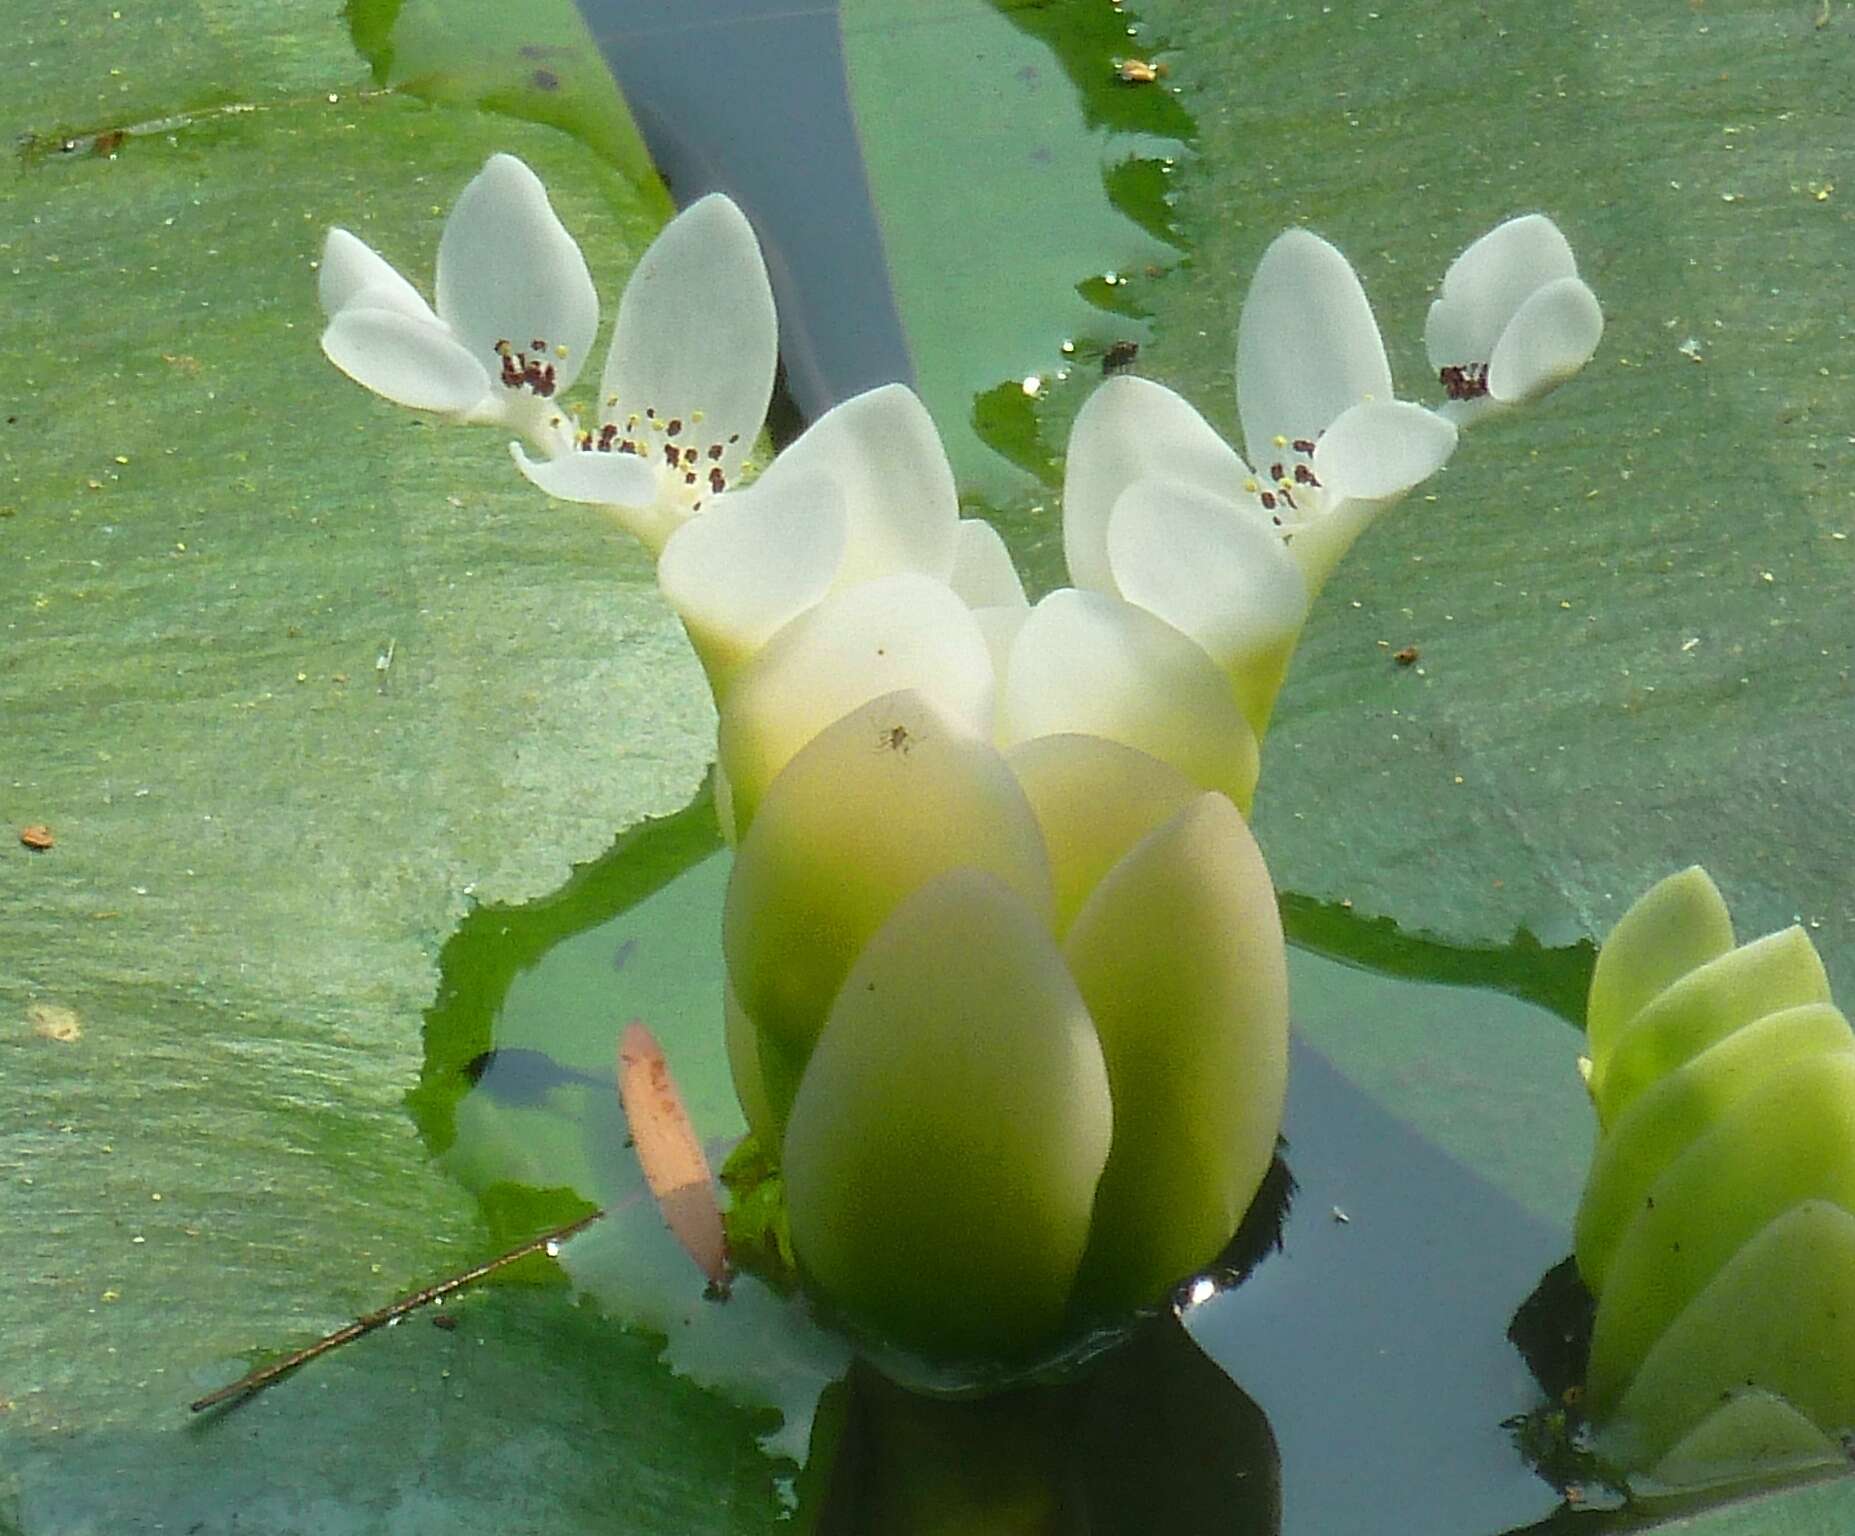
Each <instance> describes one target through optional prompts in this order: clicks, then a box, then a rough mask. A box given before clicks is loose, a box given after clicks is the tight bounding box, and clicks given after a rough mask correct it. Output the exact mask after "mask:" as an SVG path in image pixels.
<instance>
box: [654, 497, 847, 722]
mask: <svg viewBox="0 0 1855 1536" xmlns="http://www.w3.org/2000/svg"><path fill="white" fill-rule="evenodd" d="M843 556H844V507H843V498H842V496H841V495H840V493H839V492H838V489H837V487H836V486H834V485H833V484H831V482H830V481H829V480H814V481H811V482H809V483H807V482H806V481H803V480H799V479H796V478H794V479H788V480H785V481H782V482H781V484H780V485H778V486H773V487H768V486H767V485H766V482H765V481H761V482H759V483H758V484H755V485H751V486H749V487H748V488H747V489H746V490H744V491H731V492H729V493H728V494H727V495H725V496H721V497H718V498H717V499H716V500H715V501H714V503H712V505H711V506H710V508H709V510H708V511H706V512H704V513H702V515H700V516H699V517H693V518H691V519H690V520H689V521H688V522H686V523H684V524H683V526H682V527H681V528H679V529H677V531H676V532H675V533H674V534H673V535H671V538H670V542H669V543H668V544H666V545H665V546H664V549H663V555H662V556H661V558H660V559H659V560H658V562H657V585H658V586H659V587H661V588H662V589H663V595H664V596H665V597H666V598H667V599H668V600H669V603H670V606H671V607H672V608H674V609H675V610H676V612H677V616H678V617H679V618H681V619H682V621H683V627H684V628H685V629H686V630H688V631H689V638H690V641H691V643H692V644H693V645H694V646H695V648H696V654H697V655H698V656H700V657H701V658H702V665H703V668H704V669H705V670H706V671H707V673H708V677H709V687H710V688H711V689H713V690H714V694H715V697H716V698H717V699H720V698H722V697H723V696H724V695H725V694H726V693H727V690H728V686H729V684H730V682H731V681H732V679H733V677H734V674H735V672H736V671H737V670H738V669H739V668H740V667H741V665H742V664H743V663H744V662H746V661H747V660H748V658H749V657H751V656H753V655H754V654H755V653H756V652H758V651H759V650H760V648H761V647H762V646H764V645H765V644H766V643H767V641H768V640H770V639H771V638H772V637H773V635H774V634H775V633H777V632H778V631H779V630H780V629H781V628H782V627H784V626H785V625H786V624H787V623H789V622H790V621H791V620H792V619H794V618H796V617H798V615H799V614H801V613H803V612H804V611H805V610H806V609H808V608H810V607H811V606H812V605H813V604H815V603H817V602H818V601H819V600H820V599H822V598H823V597H824V595H825V594H826V593H827V592H829V591H830V590H831V583H832V582H833V580H835V578H836V576H837V568H838V564H839V562H840V561H842V559H843Z"/></svg>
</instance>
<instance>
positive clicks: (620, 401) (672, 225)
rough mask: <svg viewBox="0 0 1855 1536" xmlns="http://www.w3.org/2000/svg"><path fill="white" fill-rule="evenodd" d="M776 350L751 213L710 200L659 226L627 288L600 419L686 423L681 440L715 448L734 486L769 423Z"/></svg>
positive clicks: (774, 323)
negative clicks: (649, 415) (651, 416)
mask: <svg viewBox="0 0 1855 1536" xmlns="http://www.w3.org/2000/svg"><path fill="white" fill-rule="evenodd" d="M778 351H779V340H778V322H777V320H776V319H775V316H774V311H773V287H772V284H771V283H770V282H769V281H768V280H767V274H766V262H765V261H764V260H763V259H762V258H761V255H760V242H759V241H758V240H756V239H755V238H754V231H753V226H752V225H751V224H749V223H748V222H747V216H746V215H745V214H743V213H742V212H741V210H740V209H739V208H737V207H735V205H734V204H733V203H732V202H730V201H729V200H728V199H727V198H725V197H723V196H722V195H721V194H720V193H718V192H717V193H711V194H710V195H709V196H707V197H704V198H702V199H700V200H699V201H697V202H694V203H691V204H690V205H689V207H687V208H685V209H684V210H683V211H682V212H681V213H679V214H678V215H677V216H676V217H675V218H674V219H672V220H671V221H670V222H669V223H668V224H667V225H665V226H664V230H663V233H662V234H660V235H658V237H657V238H656V240H655V241H653V242H652V243H651V246H650V249H649V250H647V251H645V253H644V255H643V256H642V257H641V258H640V259H639V261H638V265H637V268H636V270H634V271H633V272H632V274H631V281H630V282H629V283H627V284H626V285H625V293H624V297H623V298H622V299H620V300H619V305H618V325H617V328H616V329H615V330H614V332H613V334H612V350H611V352H610V353H608V354H607V356H606V364H605V377H604V380H603V382H602V383H601V385H600V388H601V390H602V391H603V398H602V400H601V405H600V411H601V415H602V417H603V419H605V420H616V421H619V422H624V421H626V420H627V419H628V418H629V417H630V416H632V415H633V414H636V415H637V416H639V417H643V416H644V413H645V412H646V411H653V412H655V413H656V419H657V420H659V421H666V422H667V421H676V420H680V421H682V422H684V423H685V424H686V431H685V437H684V440H685V441H691V442H694V443H696V445H697V446H699V447H701V448H703V449H707V448H708V447H709V446H710V445H715V446H719V447H720V448H721V450H722V454H721V458H720V459H719V461H718V462H719V463H720V464H721V467H722V470H723V472H724V473H725V474H726V475H727V477H728V479H729V480H730V481H732V480H733V479H734V478H735V476H736V475H737V474H738V473H739V471H740V467H741V461H742V460H743V459H744V458H746V456H747V455H748V454H749V453H751V452H752V451H753V446H754V439H755V438H757V437H758V436H759V435H760V429H761V428H762V427H763V426H764V425H765V424H766V411H767V402H768V401H769V400H770V399H771V398H772V396H773V366H774V364H775V362H776V361H777V360H778ZM698 412H700V413H701V419H700V420H699V421H698V420H696V414H697V413H698ZM730 439H733V441H730ZM705 462H706V460H705Z"/></svg>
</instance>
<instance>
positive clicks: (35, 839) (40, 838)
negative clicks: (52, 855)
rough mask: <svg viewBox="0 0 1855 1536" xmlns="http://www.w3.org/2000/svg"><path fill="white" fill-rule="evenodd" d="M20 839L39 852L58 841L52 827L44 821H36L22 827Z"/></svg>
mask: <svg viewBox="0 0 1855 1536" xmlns="http://www.w3.org/2000/svg"><path fill="white" fill-rule="evenodd" d="M19 840H20V841H21V842H22V843H24V844H25V845H26V846H27V847H28V848H31V849H33V850H34V851H35V852H38V853H43V852H44V851H45V850H46V849H47V848H50V847H52V846H53V845H54V844H55V843H56V842H57V841H58V839H57V838H55V837H53V836H52V829H51V828H50V827H48V826H46V825H45V823H44V822H42V821H35V822H33V824H32V825H31V826H29V827H21V828H20V829H19Z"/></svg>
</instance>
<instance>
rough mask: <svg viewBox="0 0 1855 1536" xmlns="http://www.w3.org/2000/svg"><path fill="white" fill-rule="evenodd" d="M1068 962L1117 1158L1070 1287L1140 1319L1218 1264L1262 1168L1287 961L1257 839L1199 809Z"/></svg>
mask: <svg viewBox="0 0 1855 1536" xmlns="http://www.w3.org/2000/svg"><path fill="white" fill-rule="evenodd" d="M1063 949H1064V953H1065V955H1066V956H1067V958H1068V960H1069V966H1070V970H1071V972H1072V973H1073V974H1074V976H1075V978H1076V985H1077V986H1078V987H1080V988H1081V990H1082V996H1083V998H1084V1000H1085V1001H1086V1002H1087V1003H1088V1006H1089V1013H1090V1015H1091V1016H1092V1017H1093V1018H1094V1020H1095V1027H1096V1030H1097V1032H1098V1033H1099V1035H1100V1037H1101V1046H1102V1055H1103V1057H1104V1058H1105V1059H1106V1062H1107V1067H1108V1085H1109V1087H1110V1089H1111V1090H1112V1091H1113V1094H1114V1147H1113V1150H1112V1152H1111V1153H1110V1155H1109V1158H1108V1166H1107V1168H1106V1170H1104V1172H1103V1173H1102V1178H1101V1188H1100V1189H1099V1190H1098V1191H1096V1196H1095V1226H1094V1229H1093V1230H1092V1231H1091V1233H1090V1234H1089V1251H1088V1256H1087V1257H1086V1258H1085V1259H1084V1260H1083V1264H1082V1273H1081V1274H1080V1275H1079V1276H1078V1277H1077V1282H1076V1289H1077V1294H1078V1300H1079V1302H1080V1303H1081V1305H1083V1306H1084V1307H1086V1308H1089V1309H1091V1310H1096V1311H1101V1312H1104V1313H1113V1312H1117V1311H1120V1310H1123V1309H1125V1308H1127V1307H1138V1306H1144V1305H1148V1304H1150V1303H1152V1302H1154V1301H1157V1300H1158V1299H1159V1298H1160V1297H1161V1296H1163V1295H1164V1294H1165V1291H1166V1288H1167V1287H1168V1286H1169V1285H1171V1284H1172V1283H1173V1282H1174V1281H1176V1280H1178V1279H1179V1278H1180V1277H1182V1276H1183V1275H1185V1274H1188V1273H1189V1272H1190V1271H1192V1270H1193V1269H1196V1268H1199V1267H1201V1266H1202V1265H1204V1264H1206V1263H1208V1262H1209V1261H1210V1260H1211V1259H1213V1258H1215V1257H1216V1255H1217V1253H1218V1251H1219V1250H1220V1249H1221V1248H1222V1247H1223V1246H1224V1244H1225V1243H1227V1242H1228V1241H1229V1240H1230V1235H1231V1233H1233V1232H1234V1231H1236V1228H1237V1223H1238V1222H1239V1221H1240V1220H1241V1219H1242V1217H1243V1213H1244V1212H1245V1211H1246V1210H1248V1209H1249V1205H1250V1201H1251V1200H1252V1199H1254V1198H1255V1195H1256V1190H1257V1188H1258V1187H1259V1186H1260V1184H1261V1183H1262V1178H1263V1175H1264V1174H1265V1173H1266V1172H1268V1169H1269V1162H1270V1159H1271V1158H1272V1157H1273V1156H1274V1155H1275V1138H1276V1135H1277V1133H1278V1132H1279V1131H1280V1130H1281V1125H1282V1104H1283V1100H1284V1096H1285V1093H1286V1090H1287V1086H1288V957H1287V951H1286V949H1285V948H1284V946H1283V942H1282V923H1281V918H1280V916H1279V915H1278V912H1277V908H1276V901H1275V889H1274V887H1273V886H1272V885H1271V884H1270V881H1269V871H1268V869H1267V868H1266V867H1265V866H1264V864H1263V861H1262V854H1261V852H1260V850H1258V848H1257V847H1256V839H1255V838H1254V837H1252V836H1251V835H1250V830H1249V828H1248V827H1247V826H1245V825H1244V823H1243V818H1242V817H1241V816H1239V815H1238V814H1237V812H1236V808H1235V807H1234V806H1232V805H1231V803H1230V802H1229V801H1228V800H1226V799H1224V798H1223V797H1222V796H1221V795H1200V796H1198V797H1197V799H1195V800H1194V801H1193V802H1192V803H1191V804H1190V805H1188V806H1186V807H1185V808H1184V809H1183V810H1181V811H1179V812H1178V813H1177V814H1175V815H1174V816H1173V817H1172V819H1171V820H1169V821H1167V822H1166V823H1165V824H1164V825H1163V826H1161V827H1159V828H1158V829H1157V830H1155V831H1153V832H1151V833H1149V834H1148V835H1147V836H1146V837H1145V838H1143V839H1142V840H1141V841H1140V843H1139V844H1137V845H1136V846H1135V848H1134V849H1133V851H1132V852H1131V853H1129V854H1128V855H1127V857H1126V858H1124V859H1123V860H1121V862H1120V863H1119V864H1117V865H1116V866H1115V867H1114V869H1113V870H1112V871H1110V873H1109V874H1108V876H1107V878H1106V879H1104V880H1103V881H1102V883H1101V885H1100V886H1099V887H1097V889H1096V891H1095V894H1094V895H1093V896H1091V897H1090V898H1089V900H1088V902H1087V904H1086V905H1084V907H1083V908H1082V911H1081V913H1080V914H1079V915H1078V916H1077V918H1076V921H1075V926H1074V927H1073V928H1071V929H1070V930H1069V937H1068V939H1067V940H1066V941H1065V943H1064V946H1063Z"/></svg>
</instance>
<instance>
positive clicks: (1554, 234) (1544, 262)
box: [1424, 213, 1604, 426]
mask: <svg viewBox="0 0 1855 1536" xmlns="http://www.w3.org/2000/svg"><path fill="white" fill-rule="evenodd" d="M1603 334H1604V313H1603V311H1602V310H1601V309H1599V308H1598V303H1597V296H1596V295H1595V294H1594V293H1592V292H1591V290H1590V289H1589V288H1588V287H1586V286H1585V284H1584V283H1583V282H1582V281H1581V280H1580V279H1579V276H1578V263H1577V260H1576V259H1575V258H1574V257H1573V255H1572V248H1571V246H1570V245H1569V244H1567V242H1566V239H1565V236H1564V235H1562V234H1561V233H1560V232H1559V227H1558V226H1557V225H1556V224H1554V223H1553V222H1552V220H1551V219H1549V218H1547V217H1546V216H1545V215H1544V214H1541V213H1529V214H1527V215H1525V216H1524V217H1523V218H1518V219H1509V220H1508V221H1507V222H1506V223H1505V224H1502V225H1500V226H1499V227H1498V228H1496V229H1492V230H1490V231H1489V232H1488V233H1487V234H1485V235H1483V236H1482V237H1481V238H1480V239H1479V240H1477V241H1476V242H1475V243H1474V244H1473V245H1471V246H1469V248H1468V249H1467V250H1465V251H1464V252H1463V253H1462V254H1461V255H1460V256H1458V257H1457V258H1456V259H1455V260H1454V261H1453V262H1451V263H1450V265H1449V270H1448V271H1447V272H1446V273H1444V274H1443V291H1442V293H1441V295H1439V296H1438V298H1437V300H1436V302H1435V303H1433V304H1432V305H1431V306H1430V318H1429V321H1428V322H1427V324H1426V325H1425V327H1424V345H1425V347H1426V349H1427V350H1428V351H1429V354H1430V366H1431V367H1432V368H1434V369H1436V370H1437V377H1438V378H1439V379H1440V380H1441V381H1442V384H1443V387H1444V389H1445V390H1446V392H1447V393H1448V395H1449V401H1448V403H1447V404H1446V405H1444V406H1443V411H1444V413H1445V414H1446V415H1448V416H1449V417H1450V419H1451V420H1453V421H1455V422H1456V423H1458V424H1459V425H1461V426H1467V425H1469V424H1470V423H1471V422H1473V421H1477V420H1479V419H1480V418H1481V417H1483V416H1486V415H1490V414H1492V413H1494V412H1495V411H1497V410H1499V409H1500V408H1502V407H1504V406H1514V405H1521V404H1524V403H1525V402H1527V401H1529V400H1537V399H1538V398H1539V397H1540V396H1541V395H1543V394H1545V393H1546V392H1547V391H1548V390H1551V389H1553V388H1555V387H1556V386H1557V385H1559V384H1562V383H1564V382H1565V380H1567V379H1569V378H1570V377H1571V376H1572V375H1573V374H1574V373H1576V372H1577V371H1578V370H1579V369H1580V368H1582V367H1584V365H1585V364H1586V363H1587V362H1589V361H1590V360H1591V354H1592V353H1594V352H1595V351H1597V344H1598V342H1599V340H1601V339H1602V337H1603Z"/></svg>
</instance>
